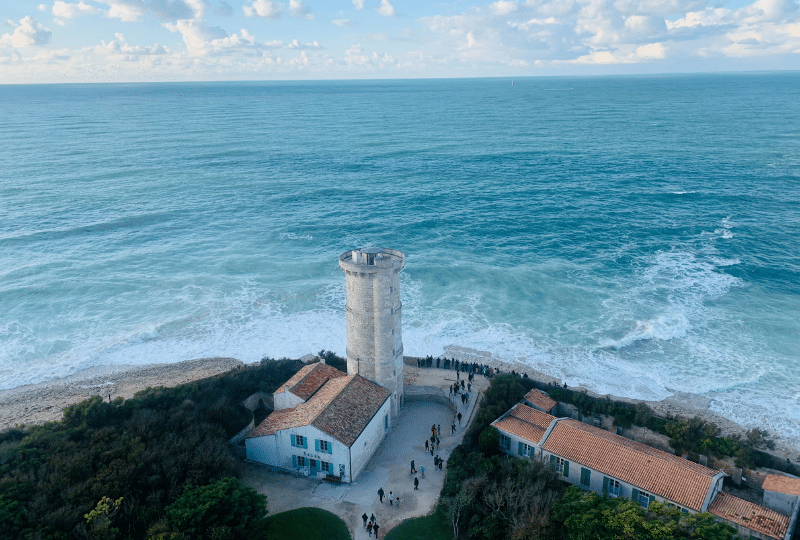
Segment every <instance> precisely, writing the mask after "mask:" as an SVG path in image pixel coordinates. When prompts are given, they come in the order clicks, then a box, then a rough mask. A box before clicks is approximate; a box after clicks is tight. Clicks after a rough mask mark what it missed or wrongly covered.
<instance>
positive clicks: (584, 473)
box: [581, 467, 592, 486]
mask: <svg viewBox="0 0 800 540" xmlns="http://www.w3.org/2000/svg"><path fill="white" fill-rule="evenodd" d="M591 483H592V471H590V470H589V469H587V468H586V467H581V484H583V485H584V486H588V485H591Z"/></svg>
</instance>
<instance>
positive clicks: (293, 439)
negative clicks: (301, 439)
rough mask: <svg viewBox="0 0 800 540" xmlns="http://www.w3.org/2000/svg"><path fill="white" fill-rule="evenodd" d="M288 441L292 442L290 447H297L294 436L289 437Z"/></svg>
mask: <svg viewBox="0 0 800 540" xmlns="http://www.w3.org/2000/svg"><path fill="white" fill-rule="evenodd" d="M289 439H291V441H292V446H297V445H296V444H295V437H294V435H289Z"/></svg>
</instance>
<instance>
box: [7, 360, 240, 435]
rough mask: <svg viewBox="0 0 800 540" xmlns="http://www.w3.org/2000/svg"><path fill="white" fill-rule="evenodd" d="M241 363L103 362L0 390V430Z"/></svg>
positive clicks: (223, 369) (44, 420)
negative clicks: (96, 398) (83, 403)
mask: <svg viewBox="0 0 800 540" xmlns="http://www.w3.org/2000/svg"><path fill="white" fill-rule="evenodd" d="M242 365H243V364H242V362H241V361H239V360H236V359H235V358H199V359H196V360H187V361H185V362H177V363H175V364H152V365H146V366H106V367H98V368H91V369H87V370H83V371H79V372H78V373H75V374H74V375H70V376H69V377H64V378H63V379H56V380H53V381H47V382H43V383H39V384H32V385H26V386H18V387H17V388H12V389H10V390H0V431H2V430H6V429H9V428H12V427H14V426H17V425H33V424H43V423H44V422H52V421H56V420H60V419H61V417H62V416H63V411H64V409H65V408H66V407H68V406H69V405H72V404H73V403H79V402H81V401H83V400H85V399H89V398H90V397H92V396H101V397H102V398H103V399H109V396H110V399H112V400H113V399H116V398H118V397H122V398H125V399H128V398H132V397H133V396H134V394H135V393H136V392H138V391H140V390H144V389H146V388H148V387H157V386H167V387H170V386H177V385H179V384H184V383H187V382H191V381H196V380H199V379H204V378H206V377H212V376H214V375H219V374H220V373H225V372H228V371H230V370H232V369H235V368H238V367H240V366H242Z"/></svg>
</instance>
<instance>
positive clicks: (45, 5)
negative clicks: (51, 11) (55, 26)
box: [37, 4, 47, 11]
mask: <svg viewBox="0 0 800 540" xmlns="http://www.w3.org/2000/svg"><path fill="white" fill-rule="evenodd" d="M37 7H38V9H39V11H47V4H39V5H38V6H37Z"/></svg>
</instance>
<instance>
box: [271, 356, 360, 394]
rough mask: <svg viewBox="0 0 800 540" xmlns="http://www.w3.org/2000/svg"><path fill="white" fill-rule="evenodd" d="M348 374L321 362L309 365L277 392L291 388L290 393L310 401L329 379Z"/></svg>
mask: <svg viewBox="0 0 800 540" xmlns="http://www.w3.org/2000/svg"><path fill="white" fill-rule="evenodd" d="M345 375H346V374H345V373H342V372H341V371H339V370H338V369H336V368H335V367H331V366H329V365H328V364H323V363H321V362H319V363H316V364H309V365H307V366H303V368H302V369H301V370H300V371H298V372H297V373H295V374H294V375H293V376H292V378H291V379H289V380H288V381H286V382H285V383H283V384H282V385H281V387H280V388H279V389H278V390H277V391H276V392H275V393H276V394H280V393H282V392H284V391H285V390H286V387H287V386H288V387H289V391H290V392H291V393H292V394H294V395H296V396H297V397H299V398H300V399H302V400H303V401H308V398H310V397H311V396H313V395H314V393H315V392H316V391H317V390H319V389H320V388H321V387H322V385H323V384H325V382H326V381H327V380H328V379H335V378H336V377H344V376H345Z"/></svg>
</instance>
